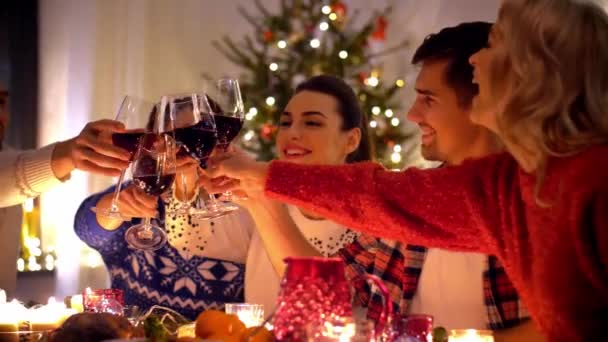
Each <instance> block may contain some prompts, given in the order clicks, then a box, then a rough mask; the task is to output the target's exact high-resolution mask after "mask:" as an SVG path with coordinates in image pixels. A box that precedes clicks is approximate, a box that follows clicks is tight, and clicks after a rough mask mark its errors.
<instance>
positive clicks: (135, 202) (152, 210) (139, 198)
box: [97, 184, 158, 230]
mask: <svg viewBox="0 0 608 342" xmlns="http://www.w3.org/2000/svg"><path fill="white" fill-rule="evenodd" d="M113 198H114V193H109V194H107V195H105V196H103V197H102V198H101V199H100V200H99V202H98V203H97V207H98V208H100V209H109V208H110V206H111V203H112V199H113ZM118 209H119V210H120V213H121V214H122V217H121V218H110V217H107V216H98V217H97V222H98V223H99V225H100V226H102V227H103V228H104V229H106V230H115V229H116V228H118V227H120V225H121V224H122V223H123V222H124V221H125V220H130V219H131V218H132V217H142V218H145V217H149V218H154V217H156V216H157V215H158V197H156V196H150V195H148V194H146V193H144V192H142V191H141V190H139V188H138V187H137V186H135V185H134V184H131V185H129V186H127V187H125V188H124V189H122V190H121V191H120V197H119V198H118Z"/></svg>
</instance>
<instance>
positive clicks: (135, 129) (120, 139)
mask: <svg viewBox="0 0 608 342" xmlns="http://www.w3.org/2000/svg"><path fill="white" fill-rule="evenodd" d="M155 110H156V109H155V105H154V103H153V102H151V101H147V100H144V99H140V98H137V97H135V96H130V95H127V96H125V97H124V99H123V100H122V102H121V104H120V107H119V108H118V112H117V113H116V118H115V120H116V121H119V122H122V123H123V124H124V125H125V129H126V130H125V131H124V132H117V133H113V134H112V144H114V146H117V147H120V148H123V149H125V150H127V151H129V153H130V154H131V159H130V161H131V162H132V161H133V157H134V155H135V152H136V151H137V148H138V147H139V142H140V140H141V137H142V136H143V134H144V132H145V131H146V126H147V125H148V123H149V122H150V118H152V117H154V116H155V115H156V114H155ZM125 174H126V170H124V171H122V173H121V174H120V176H119V177H118V183H117V185H116V189H115V190H114V196H113V197H112V203H111V205H110V207H109V208H104V209H102V208H97V207H93V208H91V210H92V211H93V212H95V213H97V214H100V215H103V216H107V217H110V218H116V219H130V218H125V217H123V216H122V215H121V213H120V210H119V209H118V198H119V196H120V189H121V186H122V182H123V181H124V178H125Z"/></svg>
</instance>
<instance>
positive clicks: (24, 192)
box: [0, 144, 61, 208]
mask: <svg viewBox="0 0 608 342" xmlns="http://www.w3.org/2000/svg"><path fill="white" fill-rule="evenodd" d="M54 147H55V145H54V144H53V145H48V146H45V147H42V148H39V149H36V150H27V151H2V152H0V208H4V207H8V206H12V205H15V204H19V203H23V202H24V201H25V200H26V199H27V198H30V197H37V196H38V195H40V194H41V193H43V192H45V191H47V190H49V189H50V188H52V187H54V186H56V185H58V184H61V181H60V180H59V179H57V177H55V174H54V173H53V170H52V169H51V156H52V154H53V149H54Z"/></svg>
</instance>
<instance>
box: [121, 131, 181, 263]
mask: <svg viewBox="0 0 608 342" xmlns="http://www.w3.org/2000/svg"><path fill="white" fill-rule="evenodd" d="M176 151H177V147H176V144H175V141H174V140H173V138H172V137H171V135H170V134H162V133H154V134H153V133H149V134H145V135H144V136H143V137H142V138H141V140H140V144H139V149H138V150H137V153H136V155H135V159H134V160H133V163H132V165H131V173H132V174H133V184H135V185H136V186H137V187H138V188H139V190H141V191H143V192H145V193H146V194H148V195H151V196H156V197H160V196H161V195H163V194H164V193H165V192H167V191H169V190H170V189H171V187H172V186H173V182H174V180H175V158H176ZM125 240H126V241H127V243H129V245H130V246H131V247H133V248H136V249H141V250H148V251H154V250H157V249H159V248H161V247H163V246H164V245H165V243H166V242H167V234H166V233H165V231H164V230H163V229H162V228H161V227H159V226H158V225H156V224H152V222H151V220H150V218H144V219H143V222H142V223H140V224H137V225H134V226H131V227H130V228H129V229H127V231H126V232H125Z"/></svg>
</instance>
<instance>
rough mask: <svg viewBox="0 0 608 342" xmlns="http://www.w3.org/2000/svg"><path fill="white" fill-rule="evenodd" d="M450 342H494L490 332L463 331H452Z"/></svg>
mask: <svg viewBox="0 0 608 342" xmlns="http://www.w3.org/2000/svg"><path fill="white" fill-rule="evenodd" d="M448 341H449V342H494V337H493V336H492V332H491V331H489V330H475V329H466V330H464V329H462V330H451V331H450V338H449V340H448Z"/></svg>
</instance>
